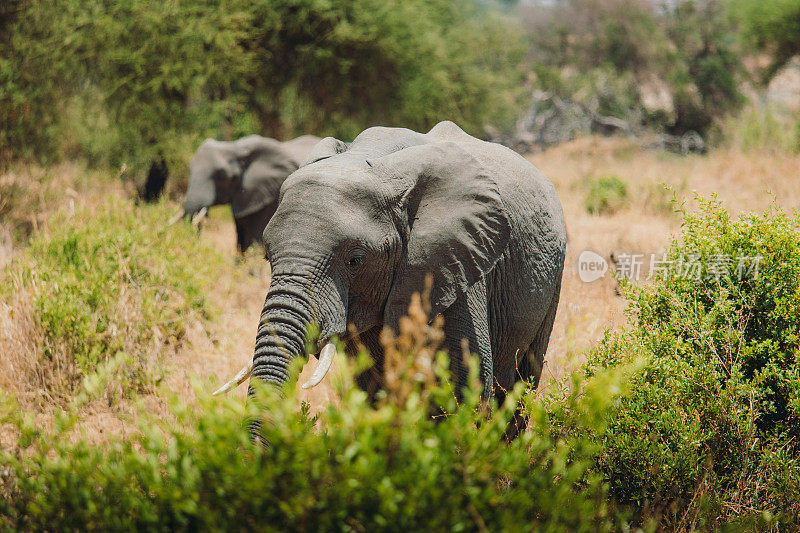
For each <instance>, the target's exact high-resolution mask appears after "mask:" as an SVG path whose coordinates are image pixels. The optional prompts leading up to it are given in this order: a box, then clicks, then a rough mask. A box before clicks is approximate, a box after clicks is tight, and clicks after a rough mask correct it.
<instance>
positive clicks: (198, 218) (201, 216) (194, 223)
mask: <svg viewBox="0 0 800 533" xmlns="http://www.w3.org/2000/svg"><path fill="white" fill-rule="evenodd" d="M207 213H208V208H207V207H203V208H202V209H200V211H198V212H197V213H195V215H194V216H193V217H192V226H194V227H195V228H196V227H197V226H199V225H200V222H201V221H202V220H203V219H204V218H205V217H206V214H207Z"/></svg>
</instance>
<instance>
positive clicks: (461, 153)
mask: <svg viewBox="0 0 800 533" xmlns="http://www.w3.org/2000/svg"><path fill="white" fill-rule="evenodd" d="M566 241H567V237H566V228H565V224H564V216H563V212H562V207H561V202H560V201H559V198H558V195H557V194H556V191H555V189H554V187H553V185H552V184H551V182H550V181H549V180H548V179H547V178H546V177H545V176H544V174H542V172H540V171H539V170H538V169H537V168H536V167H534V166H533V164H531V163H530V162H529V161H528V160H526V159H525V158H523V157H522V156H520V155H518V154H517V153H515V152H513V151H512V150H510V149H508V148H506V147H504V146H501V145H499V144H495V143H490V142H485V141H482V140H479V139H477V138H475V137H472V136H470V135H468V134H467V133H465V132H464V131H463V130H462V129H461V128H459V127H458V126H457V125H456V124H454V123H452V122H448V121H446V122H440V123H439V124H437V125H436V126H434V127H433V128H432V129H431V130H430V131H429V132H427V133H417V132H414V131H412V130H409V129H404V128H389V127H372V128H369V129H366V130H364V131H363V132H362V133H360V134H359V135H358V136H357V137H356V138H355V140H354V141H353V142H352V143H351V144H349V145H347V144H345V143H343V142H341V141H339V140H337V139H334V138H331V137H328V138H325V139H323V140H322V141H320V142H319V144H317V145H316V146H315V147H314V149H313V150H312V151H311V153H310V154H309V157H308V161H307V163H306V164H305V165H304V166H302V167H301V168H299V169H298V170H297V171H295V172H294V173H292V174H291V175H290V176H289V177H288V178H287V180H286V181H285V182H284V184H283V185H282V187H281V192H280V202H279V204H278V208H277V210H276V212H275V215H274V216H273V217H272V220H270V222H269V224H267V227H266V229H265V230H264V245H265V249H266V254H267V257H268V259H269V261H270V262H271V265H272V280H271V285H270V287H269V289H268V292H267V296H266V300H265V302H264V306H263V311H262V314H261V318H260V324H259V328H258V332H257V335H256V341H255V350H254V355H253V358H252V361H251V362H250V363H249V364H248V365H247V366H245V368H243V369H242V371H241V372H239V374H237V376H236V377H235V378H234V379H232V380H231V381H229V382H228V383H227V384H226V385H225V386H223V387H222V388H220V390H218V391H217V392H218V393H219V392H222V391H225V390H228V389H230V388H233V387H234V386H236V385H237V384H239V383H242V382H243V381H245V380H246V379H247V378H248V377H251V387H250V393H251V394H253V383H254V381H255V380H261V381H264V382H268V383H272V384H275V385H277V386H282V385H284V384H285V383H286V382H287V380H288V378H289V368H290V364H291V363H292V361H293V360H294V359H295V358H297V357H305V356H306V355H313V353H312V354H307V353H306V349H305V346H306V342H305V341H306V339H305V337H304V335H305V333H306V331H307V328H308V327H309V325H310V324H316V326H317V330H318V331H319V339H318V342H317V343H316V345H315V348H314V349H312V350H309V351H311V352H314V351H316V349H318V348H319V347H320V346H324V347H323V348H322V351H321V354H320V355H319V356H318V357H319V362H318V366H317V368H316V370H315V371H314V373H313V376H312V377H311V379H310V381H309V382H308V383H306V384H305V385H304V386H303V387H304V388H307V387H308V386H313V385H315V384H317V383H319V381H320V380H321V379H322V377H323V376H324V374H325V372H326V371H327V369H328V368H329V367H330V359H331V358H332V355H333V353H335V347H334V346H333V345H332V344H331V343H330V342H329V341H330V339H332V338H333V337H335V336H337V337H338V338H339V339H340V340H342V341H344V342H345V346H346V351H347V352H348V354H350V355H353V354H354V353H355V351H356V350H357V343H356V342H355V341H356V339H357V340H358V342H359V343H361V344H363V345H364V346H366V347H367V348H368V349H369V350H370V353H371V356H372V358H373V360H374V366H373V367H372V368H371V369H369V370H368V371H366V372H365V373H364V374H362V375H360V376H358V378H357V383H358V385H359V386H360V387H361V388H363V389H364V390H366V391H367V392H368V393H369V394H370V395H373V396H372V397H374V393H375V392H376V391H377V390H379V389H380V386H381V378H382V365H383V361H382V359H383V349H382V347H381V343H380V341H379V336H380V332H381V330H382V328H384V327H387V326H388V327H390V328H392V329H394V330H395V332H397V331H398V324H399V320H400V319H401V317H403V316H404V315H405V314H406V313H407V311H408V306H409V303H410V301H411V298H412V295H413V294H414V293H422V292H423V290H424V289H425V288H426V278H428V280H429V281H427V283H430V280H431V279H432V286H429V287H428V289H429V293H428V294H429V298H430V301H429V306H430V310H431V313H430V316H431V319H433V317H436V316H437V315H440V314H441V316H442V317H443V318H444V326H443V328H444V343H443V344H444V346H443V348H446V349H447V350H448V351H449V354H450V372H451V376H452V379H453V383H454V385H455V388H456V392H457V394H459V395H460V394H462V393H463V390H464V387H465V386H467V384H468V381H469V379H468V377H469V376H468V365H467V362H466V361H465V359H464V348H465V345H464V339H466V342H467V343H468V347H469V352H470V353H471V354H473V355H474V356H476V357H477V358H478V368H479V377H480V380H481V384H482V387H483V389H482V393H481V394H482V398H484V399H486V400H489V399H492V398H494V399H495V400H497V401H498V402H500V403H502V402H503V401H504V398H505V396H506V394H507V392H508V391H510V390H511V388H512V387H513V386H514V384H515V383H516V382H517V381H519V380H530V381H531V383H532V384H533V386H536V385H537V384H538V381H539V378H540V376H541V372H542V366H543V363H544V357H545V352H546V351H547V345H548V342H549V338H550V334H551V331H552V328H553V322H554V319H555V315H556V309H557V307H558V300H559V293H560V289H561V276H562V272H563V268H564V257H565V251H566ZM312 346H314V345H313V344H312Z"/></svg>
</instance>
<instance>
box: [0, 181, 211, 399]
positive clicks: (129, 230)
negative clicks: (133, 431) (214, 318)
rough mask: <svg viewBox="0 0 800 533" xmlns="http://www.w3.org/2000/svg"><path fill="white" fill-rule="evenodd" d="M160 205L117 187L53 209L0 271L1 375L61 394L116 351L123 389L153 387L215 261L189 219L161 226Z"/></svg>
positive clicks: (196, 309)
mask: <svg viewBox="0 0 800 533" xmlns="http://www.w3.org/2000/svg"><path fill="white" fill-rule="evenodd" d="M169 211H170V208H169V207H168V206H167V205H160V206H152V207H151V206H148V207H136V206H134V205H133V203H132V202H130V201H127V200H123V199H120V198H118V197H117V196H114V195H109V196H106V197H105V198H104V204H103V205H100V206H92V207H83V208H78V209H76V210H75V212H74V213H71V212H70V211H69V210H68V211H66V212H62V213H59V214H56V215H54V217H53V218H52V219H51V220H50V221H49V222H48V224H47V230H44V231H42V232H40V233H38V234H37V235H35V236H34V238H33V239H32V240H31V241H30V245H29V247H28V248H27V249H25V250H24V251H23V252H22V253H21V254H20V255H19V256H17V257H16V258H15V259H14V261H13V262H12V263H11V265H9V267H7V268H6V269H5V271H4V272H2V273H0V278H1V279H2V283H0V323H2V325H3V327H2V332H1V333H0V351H2V352H3V353H4V354H5V357H4V362H3V366H4V368H3V372H2V373H0V379H1V380H2V381H0V383H2V385H3V386H4V387H6V388H7V389H9V390H14V391H16V392H18V393H22V394H23V395H24V396H26V397H29V398H30V397H31V396H35V397H37V399H38V400H39V401H41V400H49V401H56V402H63V401H65V400H66V399H67V398H68V397H69V396H70V395H71V394H72V392H73V391H74V388H75V386H77V384H78V383H79V382H80V380H81V378H82V377H85V376H86V375H88V374H90V373H91V372H93V371H94V369H95V368H96V367H97V366H98V365H99V364H101V363H104V362H106V361H108V360H109V359H110V358H112V357H115V356H118V355H121V354H123V355H124V356H125V358H126V360H127V364H126V365H125V367H124V368H122V369H121V370H120V372H119V374H118V376H117V380H116V381H115V384H116V388H117V389H119V390H118V392H119V393H120V394H129V393H130V392H132V391H142V390H152V387H153V386H154V385H156V384H157V383H158V381H159V379H160V376H161V374H162V372H163V358H164V357H166V356H168V354H169V353H171V352H172V350H171V349H170V348H174V347H175V346H178V345H180V343H181V342H182V340H183V338H184V336H185V328H186V323H187V321H188V320H190V319H191V317H192V316H198V317H207V316H208V314H209V312H210V306H209V303H208V301H207V299H206V297H205V291H206V287H207V286H208V285H210V283H211V280H212V279H213V276H214V275H215V273H216V271H217V270H218V269H220V268H221V267H222V263H221V260H220V256H219V254H218V252H216V251H215V250H213V249H211V248H209V247H207V246H205V245H203V244H202V243H200V242H199V241H198V240H197V238H196V236H195V235H194V232H193V231H192V229H191V228H190V227H187V226H188V225H187V226H184V225H176V226H173V227H170V228H166V227H165V225H166V224H165V221H166V220H167V219H168V217H169Z"/></svg>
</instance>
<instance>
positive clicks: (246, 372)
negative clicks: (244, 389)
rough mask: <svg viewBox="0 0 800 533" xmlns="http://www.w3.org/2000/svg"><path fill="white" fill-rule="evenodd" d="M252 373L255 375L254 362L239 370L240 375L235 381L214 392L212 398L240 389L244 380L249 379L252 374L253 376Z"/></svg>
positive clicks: (234, 378) (235, 377)
mask: <svg viewBox="0 0 800 533" xmlns="http://www.w3.org/2000/svg"><path fill="white" fill-rule="evenodd" d="M252 373H253V361H250V362H249V363H247V364H246V365H244V368H242V369H241V370H239V373H238V374H236V375H235V376H233V379H231V380H230V381H229V382H227V383H226V384H225V385H223V386H222V387H220V388H218V389H217V390H216V391H214V394H212V396H217V395H218V394H222V393H224V392H228V391H229V390H231V389H233V388H236V387H238V386H239V385H241V384H242V382H243V381H244V380H246V379H247V378H249V377H250V374H252Z"/></svg>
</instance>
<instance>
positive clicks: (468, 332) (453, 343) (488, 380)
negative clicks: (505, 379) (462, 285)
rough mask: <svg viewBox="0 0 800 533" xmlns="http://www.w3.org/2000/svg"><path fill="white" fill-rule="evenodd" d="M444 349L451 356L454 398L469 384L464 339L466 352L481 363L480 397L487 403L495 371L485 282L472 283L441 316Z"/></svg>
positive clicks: (461, 394)
mask: <svg viewBox="0 0 800 533" xmlns="http://www.w3.org/2000/svg"><path fill="white" fill-rule="evenodd" d="M442 315H443V316H444V333H445V344H446V348H447V349H448V351H449V353H450V373H451V375H452V377H453V379H454V380H455V384H456V395H457V397H458V398H459V399H460V398H461V397H462V396H463V390H464V387H466V386H467V384H468V381H469V369H468V367H467V363H466V361H465V359H464V348H463V340H464V339H466V340H467V342H468V344H469V353H470V354H477V356H478V361H479V362H480V380H481V384H482V385H483V392H482V393H481V398H482V399H483V400H489V399H491V398H492V397H493V395H494V370H493V360H492V343H491V339H490V337H489V313H488V305H487V299H486V281H485V280H481V281H479V282H478V283H475V284H474V285H473V286H472V287H471V288H470V289H469V290H468V291H467V293H466V294H465V295H463V296H459V297H458V298H457V299H456V301H455V302H453V305H451V306H450V307H449V308H448V309H446V310H445V311H444V313H442Z"/></svg>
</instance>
